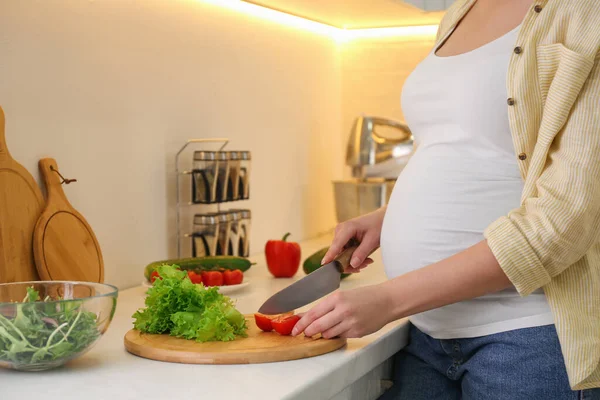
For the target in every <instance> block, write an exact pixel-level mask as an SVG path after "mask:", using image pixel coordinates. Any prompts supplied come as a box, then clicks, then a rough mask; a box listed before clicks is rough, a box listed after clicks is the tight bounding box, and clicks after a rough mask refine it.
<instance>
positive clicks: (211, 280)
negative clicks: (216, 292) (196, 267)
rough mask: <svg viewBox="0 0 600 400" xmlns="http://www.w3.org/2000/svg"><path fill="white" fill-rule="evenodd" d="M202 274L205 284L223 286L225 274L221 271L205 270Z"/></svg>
mask: <svg viewBox="0 0 600 400" xmlns="http://www.w3.org/2000/svg"><path fill="white" fill-rule="evenodd" d="M201 276H202V282H203V283H204V286H223V274H222V273H221V272H219V271H203V272H202V275H201Z"/></svg>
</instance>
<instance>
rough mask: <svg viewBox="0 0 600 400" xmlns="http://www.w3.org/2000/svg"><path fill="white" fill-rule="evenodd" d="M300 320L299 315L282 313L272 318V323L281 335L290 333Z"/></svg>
mask: <svg viewBox="0 0 600 400" xmlns="http://www.w3.org/2000/svg"><path fill="white" fill-rule="evenodd" d="M298 321H300V317H299V316H297V315H282V316H279V317H277V318H275V319H273V320H271V325H273V329H275V332H277V333H279V334H280V335H290V334H291V333H292V329H294V326H295V325H296V323H297V322H298Z"/></svg>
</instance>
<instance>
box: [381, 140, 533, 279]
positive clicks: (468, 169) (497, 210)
mask: <svg viewBox="0 0 600 400" xmlns="http://www.w3.org/2000/svg"><path fill="white" fill-rule="evenodd" d="M522 190H523V183H522V180H521V178H520V176H519V171H518V168H517V166H516V164H512V163H510V162H506V160H494V159H473V158H461V157H456V156H453V157H444V156H439V155H436V157H435V158H432V157H431V156H428V154H427V152H426V151H425V152H417V153H415V154H414V156H413V157H412V159H411V160H410V162H409V164H408V165H407V166H406V168H405V169H404V170H403V172H402V174H401V175H400V177H399V178H398V180H397V182H396V185H395V187H394V190H393V193H392V196H391V198H390V201H389V204H388V208H387V212H386V216H385V219H384V223H383V228H382V235H381V254H382V257H383V261H384V265H385V269H386V273H387V274H388V276H389V277H390V278H393V277H395V276H398V275H401V274H403V273H405V272H408V271H411V270H414V269H418V268H421V267H423V266H426V265H429V264H431V263H434V262H437V261H440V260H442V259H444V258H447V257H450V256H452V255H454V254H456V253H458V252H460V251H462V250H464V249H466V248H468V247H470V246H472V245H474V244H476V243H477V242H479V241H481V240H482V239H483V232H484V230H485V229H486V228H487V226H488V225H489V224H490V223H492V222H493V221H494V220H496V219H497V218H499V217H501V216H503V215H506V214H507V213H508V212H509V211H510V210H512V209H514V208H516V207H518V206H519V202H520V197H521V192H522Z"/></svg>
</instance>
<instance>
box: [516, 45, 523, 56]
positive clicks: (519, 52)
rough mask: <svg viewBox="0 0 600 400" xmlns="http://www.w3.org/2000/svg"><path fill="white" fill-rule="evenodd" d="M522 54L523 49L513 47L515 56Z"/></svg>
mask: <svg viewBox="0 0 600 400" xmlns="http://www.w3.org/2000/svg"><path fill="white" fill-rule="evenodd" d="M522 52H523V48H521V47H519V46H517V47H515V54H521V53H522Z"/></svg>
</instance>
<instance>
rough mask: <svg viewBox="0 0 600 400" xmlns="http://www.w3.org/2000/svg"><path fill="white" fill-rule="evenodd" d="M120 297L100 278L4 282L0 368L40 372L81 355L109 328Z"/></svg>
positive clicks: (0, 295)
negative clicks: (85, 280) (100, 280)
mask: <svg viewBox="0 0 600 400" xmlns="http://www.w3.org/2000/svg"><path fill="white" fill-rule="evenodd" d="M117 297H118V289H117V288H116V287H114V286H112V285H108V284H101V283H92V282H67V281H36V282H17V283H4V284H0V367H5V368H12V369H17V370H22V371H42V370H47V369H51V368H55V367H58V366H61V365H63V364H65V363H67V362H69V361H71V360H73V359H75V358H77V357H79V356H81V355H82V354H84V353H85V352H87V351H88V350H90V349H91V348H92V347H93V346H94V345H95V344H96V343H97V342H98V340H99V339H100V337H101V336H102V335H103V334H104V332H106V330H107V329H108V326H109V325H110V322H111V321H112V318H113V316H114V313H115V310H116V307H117Z"/></svg>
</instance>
